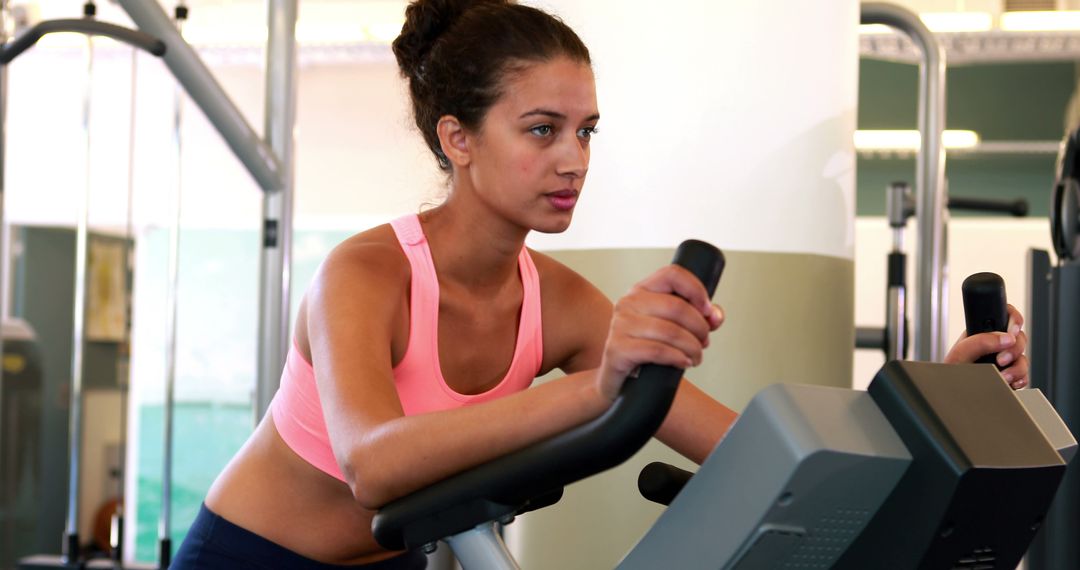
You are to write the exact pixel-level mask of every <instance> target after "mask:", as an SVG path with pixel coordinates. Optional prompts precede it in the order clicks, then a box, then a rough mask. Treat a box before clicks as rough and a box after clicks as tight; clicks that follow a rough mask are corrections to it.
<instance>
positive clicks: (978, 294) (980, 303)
mask: <svg viewBox="0 0 1080 570" xmlns="http://www.w3.org/2000/svg"><path fill="white" fill-rule="evenodd" d="M961 291H962V292H963V295H964V322H965V324H966V325H967V334H968V336H972V335H976V334H980V333H986V332H1005V331H1006V330H1007V329H1008V326H1009V313H1008V309H1007V308H1006V301H1005V281H1004V280H1002V279H1001V276H1000V275H998V274H997V273H986V272H984V273H976V274H974V275H972V276H970V277H968V278H967V279H964V284H963V286H962V287H961ZM975 362H976V363H978V364H995V365H996V363H997V353H994V354H987V355H986V356H983V357H981V358H979V359H978V360H976V361H975Z"/></svg>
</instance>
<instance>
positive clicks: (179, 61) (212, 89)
mask: <svg viewBox="0 0 1080 570" xmlns="http://www.w3.org/2000/svg"><path fill="white" fill-rule="evenodd" d="M117 1H118V3H119V4H120V6H121V7H122V8H123V9H124V11H126V12H127V13H128V15H129V16H131V20H132V21H133V22H135V25H136V26H138V27H139V29H140V30H142V31H143V32H146V33H148V34H150V35H152V36H154V37H157V38H159V39H161V40H162V41H163V42H165V45H166V46H167V48H168V49H167V51H166V53H165V55H164V58H165V65H167V66H168V68H169V70H170V71H172V73H173V75H174V76H176V79H177V81H179V82H180V84H181V85H183V86H184V89H185V90H186V91H187V93H188V95H189V96H190V97H191V100H192V101H194V102H195V104H196V105H198V106H199V108H201V109H202V110H203V113H205V114H206V118H207V119H208V120H209V121H210V123H211V124H213V125H214V128H216V129H217V130H218V132H219V133H221V136H222V137H223V138H224V139H225V142H226V143H227V144H228V145H229V148H231V149H232V151H233V152H234V153H235V154H236V157H237V158H238V159H239V160H240V162H241V163H242V164H243V165H244V167H245V168H247V169H248V171H249V172H250V173H251V175H252V177H254V178H255V181H256V182H257V183H258V184H259V187H260V188H262V189H263V190H264V191H267V192H275V191H278V190H280V189H281V188H282V187H283V186H284V182H283V177H282V173H281V164H280V163H279V161H278V158H277V157H276V156H275V155H274V152H273V151H272V150H271V149H270V147H269V146H267V145H266V143H264V142H263V141H262V139H260V138H259V136H258V135H257V134H256V133H255V131H254V130H253V129H252V128H251V125H249V124H248V123H247V121H246V120H245V119H244V115H243V114H242V113H241V112H240V110H239V109H237V108H236V105H235V104H234V103H233V102H232V100H231V99H229V96H228V95H226V94H225V90H224V89H222V88H221V85H220V84H218V82H217V81H216V80H215V79H214V76H213V75H212V74H211V73H210V70H209V69H207V67H206V65H205V64H204V63H203V62H202V60H201V59H199V56H198V54H196V53H195V50H194V49H192V47H191V46H190V45H188V43H187V42H185V41H184V39H183V38H182V37H180V34H179V33H178V32H177V31H176V26H175V25H174V24H173V22H172V19H171V18H169V16H168V15H166V14H165V11H164V10H162V8H161V6H160V5H159V4H158V3H157V2H148V1H146V0H117Z"/></svg>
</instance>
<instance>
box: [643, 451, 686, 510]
mask: <svg viewBox="0 0 1080 570" xmlns="http://www.w3.org/2000/svg"><path fill="white" fill-rule="evenodd" d="M693 476H694V474H693V473H691V472H690V471H687V470H685V469H679V468H678V467H675V466H674V465H669V464H667V463H664V462H661V461H653V462H652V463H650V464H648V465H646V466H645V467H643V468H642V469H641V473H638V479H637V487H638V491H639V492H640V493H641V496H642V497H645V498H646V499H648V500H650V501H652V502H654V503H659V504H661V505H664V506H668V505H670V504H671V501H674V500H675V496H676V495H678V494H679V491H682V488H683V487H685V486H686V484H687V483H689V482H690V478H691V477H693Z"/></svg>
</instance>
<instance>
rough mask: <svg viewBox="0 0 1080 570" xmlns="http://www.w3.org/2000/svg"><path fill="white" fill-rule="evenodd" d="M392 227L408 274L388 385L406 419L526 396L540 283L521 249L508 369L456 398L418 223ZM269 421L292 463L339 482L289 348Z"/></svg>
mask: <svg viewBox="0 0 1080 570" xmlns="http://www.w3.org/2000/svg"><path fill="white" fill-rule="evenodd" d="M391 226H392V227H393V229H394V233H395V234H396V235H397V238H398V241H399V242H400V243H401V249H402V250H403V251H404V252H405V256H406V257H408V259H409V265H410V266H411V267H412V283H411V284H410V291H411V299H410V304H409V344H408V347H407V348H406V350H405V357H404V358H402V360H401V362H399V363H398V365H397V366H395V367H394V385H395V387H396V388H397V393H398V398H399V399H400V400H401V407H402V409H403V410H404V411H405V415H414V414H421V413H424V412H433V411H438V410H446V409H451V408H457V407H460V406H464V405H467V404H473V403H479V402H486V401H489V400H494V399H496V398H501V397H503V396H506V395H508V394H512V393H514V392H519V391H521V390H524V389H525V388H528V387H529V385H531V384H532V381H533V379H534V378H535V377H536V375H537V374H538V373H539V371H540V366H541V362H542V360H543V354H544V351H543V333H542V329H541V322H540V279H539V276H538V275H537V273H536V266H535V265H533V262H532V258H531V257H529V252H528V251H527V250H526V248H521V254H520V255H519V256H518V270H519V271H520V273H521V283H522V288H523V289H524V297H523V299H522V302H521V317H520V322H519V325H518V334H517V344H516V346H515V347H514V357H513V360H512V361H511V363H510V369H509V370H507V372H506V376H505V377H504V378H503V379H502V381H501V382H499V384H497V385H496V386H495V387H494V388H491V389H490V390H488V391H486V392H483V393H480V394H471V395H470V394H460V393H458V392H455V391H454V390H453V389H452V388H451V387H450V386H449V385H447V384H446V380H445V379H444V378H443V375H442V370H441V369H440V368H439V339H438V331H439V280H438V276H437V275H436V274H435V265H434V263H432V260H431V250H430V249H429V248H428V244H427V239H426V238H425V237H424V232H423V229H422V228H421V226H420V220H419V218H418V217H417V216H416V215H415V214H411V215H408V216H403V217H401V218H398V219H396V220H394V221H393V222H391ZM270 413H271V414H272V417H273V419H274V425H275V426H276V427H277V431H278V433H279V434H281V438H282V439H284V440H285V443H286V444H287V445H288V446H289V447H290V448H291V449H292V450H293V451H294V452H296V454H297V455H299V456H300V457H301V458H303V459H304V460H305V461H307V462H308V463H310V464H312V465H314V466H315V467H316V468H318V469H319V470H321V471H323V472H325V473H326V474H328V475H330V476H333V477H336V478H338V479H340V480H342V481H344V480H345V477H344V476H343V475H342V473H341V468H340V467H339V466H338V462H337V460H336V459H335V458H334V454H333V451H331V448H330V436H329V434H328V433H327V431H326V421H325V419H324V418H323V412H322V404H321V403H320V401H319V393H318V389H317V387H316V384H315V370H314V368H313V367H312V365H311V363H310V362H308V361H307V360H305V359H304V357H303V356H302V355H301V354H300V350H299V349H298V348H297V345H296V342H295V340H294V341H293V345H292V349H291V350H289V354H288V356H287V357H286V361H285V370H284V371H283V372H282V374H281V386H280V387H279V388H278V391H277V393H276V394H275V395H274V399H273V401H272V402H271V403H270Z"/></svg>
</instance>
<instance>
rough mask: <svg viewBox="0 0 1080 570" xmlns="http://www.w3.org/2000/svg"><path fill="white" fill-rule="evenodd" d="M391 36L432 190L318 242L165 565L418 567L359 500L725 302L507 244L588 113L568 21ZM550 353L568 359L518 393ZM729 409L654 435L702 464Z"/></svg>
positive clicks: (649, 352) (551, 211)
mask: <svg viewBox="0 0 1080 570" xmlns="http://www.w3.org/2000/svg"><path fill="white" fill-rule="evenodd" d="M394 53H395V55H396V56H397V60H398V63H399V66H400V67H401V71H402V74H403V75H404V76H405V77H406V78H407V79H408V81H409V87H410V96H411V99H412V105H413V111H414V115H415V118H416V124H417V126H418V127H419V129H420V132H421V133H422V134H423V136H424V140H425V141H426V143H427V145H428V147H429V148H430V149H431V151H432V153H433V154H434V156H435V158H436V160H437V161H438V164H439V166H440V168H442V169H443V170H444V171H445V172H446V173H447V174H448V175H449V180H450V193H449V197H448V198H447V200H446V201H445V203H443V204H442V205H440V206H438V207H436V208H433V209H431V210H428V211H425V212H423V213H421V214H420V215H418V216H417V215H412V216H405V217H403V218H400V219H398V220H395V221H394V222H393V223H392V224H389V225H384V226H379V227H376V228H374V229H372V230H369V231H366V232H363V233H361V234H358V235H356V236H353V237H352V238H349V239H348V240H346V241H345V242H343V243H342V244H340V245H339V246H338V247H337V248H335V249H334V251H333V252H331V254H330V255H329V256H328V258H327V259H326V261H325V262H324V263H323V265H322V266H321V268H320V269H319V272H318V274H317V275H316V277H315V279H314V281H313V283H312V285H311V287H310V289H309V290H308V291H307V294H306V296H305V298H304V300H303V302H302V303H301V306H300V308H299V313H298V316H297V322H296V328H295V331H294V344H293V347H292V350H291V352H290V353H289V355H288V361H287V363H286V366H285V371H284V373H283V375H282V381H281V389H280V390H279V392H278V394H277V396H276V397H275V399H274V402H273V404H272V405H271V413H270V414H267V416H266V417H265V418H264V419H263V421H262V423H261V424H260V425H259V426H258V428H257V429H256V431H255V433H254V434H253V435H252V437H251V439H250V440H249V441H248V442H247V444H246V445H245V446H244V447H243V449H241V451H240V452H239V453H238V454H237V456H236V457H235V458H234V459H233V461H232V462H231V463H230V464H229V465H228V466H227V467H226V469H225V470H224V472H223V473H222V474H221V476H220V477H219V478H218V479H217V481H216V482H215V483H214V485H213V487H212V488H211V489H210V492H209V494H208V496H207V498H206V502H205V505H204V509H203V510H202V511H201V512H200V514H199V518H198V519H197V520H196V522H195V524H194V525H193V527H192V530H191V532H190V533H189V535H188V539H187V540H186V541H185V543H184V545H183V547H182V548H181V551H180V553H179V554H178V556H177V560H176V562H175V565H174V567H177V568H188V567H198V568H209V567H235V566H236V565H237V564H238V561H240V560H243V561H246V562H247V563H248V564H249V565H250V566H253V567H260V566H266V567H276V568H283V567H303V568H327V567H337V566H342V565H360V567H370V568H422V567H423V565H424V562H423V557H422V555H420V554H418V553H415V552H410V553H405V554H402V553H399V552H386V551H384V550H382V549H380V548H379V546H378V545H377V544H376V543H375V542H374V540H373V538H372V536H371V530H370V524H371V517H372V515H373V510H374V509H377V508H378V507H380V506H381V505H384V504H386V503H387V502H388V501H391V500H393V499H395V498H398V497H401V496H403V495H405V494H408V493H410V492H412V491H415V490H417V489H419V488H422V487H424V486H425V485H428V484H430V483H433V482H435V481H438V480H440V479H442V478H444V477H446V476H448V475H450V474H453V473H455V472H458V471H461V470H462V469H465V468H468V467H471V466H474V465H477V464H479V463H482V462H484V461H487V460H490V459H492V458H494V457H497V456H499V455H502V454H505V453H507V452H509V451H512V450H515V449H519V448H521V447H524V446H526V445H528V444H530V443H533V442H536V441H539V440H542V439H544V438H547V437H549V436H551V435H553V434H555V433H558V432H561V431H565V430H566V429H568V428H570V427H572V426H575V425H578V424H581V423H584V422H586V421H588V420H590V419H592V418H594V417H596V416H598V415H600V414H601V413H602V412H603V411H604V410H605V409H607V407H608V406H609V404H610V402H611V401H612V399H613V398H614V397H615V395H616V394H617V393H618V391H619V388H620V386H621V383H622V381H623V379H624V378H625V377H626V375H627V374H628V373H630V372H631V371H632V370H633V369H634V368H635V367H637V366H638V365H640V364H642V363H648V362H652V363H659V364H668V365H673V366H677V367H682V368H687V367H691V366H693V365H695V364H697V363H699V362H700V361H701V355H702V350H703V349H704V348H705V347H706V346H708V334H709V332H710V331H712V330H715V329H716V328H717V327H719V326H720V324H721V322H722V321H723V316H722V313H721V311H720V309H719V307H716V306H714V305H713V304H711V302H710V301H709V299H708V297H707V294H706V293H705V291H704V288H703V287H702V286H701V285H700V283H698V282H697V281H696V280H695V279H694V278H693V277H692V276H691V275H690V274H689V273H688V272H686V271H685V270H683V269H681V268H679V267H676V266H668V267H665V268H662V269H660V270H659V271H657V272H655V273H654V274H652V275H650V276H649V277H647V278H646V279H645V280H643V281H642V282H640V283H639V284H637V285H636V286H635V287H634V288H633V289H632V290H631V291H630V292H629V293H628V294H627V295H626V296H624V297H623V298H621V299H620V300H619V301H618V302H617V303H616V304H615V305H614V306H612V304H611V303H610V302H609V301H608V300H607V299H606V298H605V297H604V296H603V295H602V294H601V293H600V292H599V291H598V290H597V289H596V288H595V287H594V286H592V285H591V284H590V283H588V282H587V281H586V280H585V279H583V278H582V277H581V276H579V275H577V274H576V273H574V272H573V271H571V270H569V269H568V268H566V267H564V266H562V265H561V264H559V263H558V262H556V261H554V260H553V259H551V258H550V257H547V256H545V255H543V254H540V253H537V252H534V251H529V250H528V249H526V248H525V247H524V242H525V237H526V236H527V235H528V233H529V232H530V231H534V230H535V231H541V232H561V231H563V230H565V229H566V228H567V227H568V226H569V224H570V220H571V217H572V215H573V211H574V207H575V204H576V202H577V200H578V199H579V198H580V197H581V192H582V187H583V184H584V181H585V176H586V174H587V172H588V166H589V144H590V140H591V138H592V135H593V134H594V133H595V132H596V125H597V122H598V121H599V117H600V115H599V111H598V109H597V104H596V93H595V83H594V79H593V73H592V69H591V67H590V65H591V64H590V59H589V52H588V50H587V49H586V47H585V45H584V44H583V43H582V42H581V40H580V39H579V38H578V37H577V35H576V34H574V32H573V31H572V30H570V28H568V27H567V26H566V25H565V24H563V23H562V22H561V21H559V20H557V19H556V18H554V17H552V16H550V15H549V14H546V13H544V12H542V11H539V10H536V9H534V8H530V7H526V6H521V5H517V4H512V3H509V2H507V1H505V0H474V1H467V0H418V1H416V2H414V3H412V4H411V5H410V6H409V7H408V9H407V11H406V23H405V25H404V27H403V28H402V32H401V35H400V36H399V37H398V39H397V40H396V41H395V42H394ZM672 293H676V294H677V295H678V296H676V295H672ZM1011 314H1012V317H1013V319H1014V320H1015V322H1016V323H1019V315H1018V314H1016V312H1015V311H1012V313H1011ZM1015 326H1017V327H1018V326H1019V325H1018V324H1016V325H1015ZM1025 343H1026V339H1025V338H1024V336H1023V333H1019V332H1018V330H1015V331H1012V332H1010V333H1007V334H996V335H995V334H986V335H977V336H975V337H972V338H970V339H963V340H962V341H961V342H960V343H958V344H957V345H956V347H954V349H953V351H952V352H951V353H950V358H951V359H953V360H954V361H973V360H974V359H975V358H977V357H978V356H980V355H982V354H985V353H989V352H998V351H1002V354H1003V355H1011V358H1012V366H1011V368H1009V369H1008V371H1011V372H1012V373H1013V374H1014V378H1015V379H1016V382H1017V384H1014V386H1017V385H1018V384H1022V383H1023V382H1025V381H1026V380H1025V377H1026V375H1027V362H1026V359H1025V358H1024V357H1023V356H1022V353H1023V348H1024V344H1025ZM1003 358H1007V357H1003ZM556 368H558V369H560V370H561V371H563V372H564V373H565V374H566V376H565V377H563V378H561V379H558V380H555V381H552V382H548V383H545V384H543V385H542V386H538V387H536V388H533V389H530V390H525V388H526V387H528V386H529V384H530V382H531V381H532V379H533V378H535V377H536V376H539V375H541V374H544V373H546V372H548V371H550V370H553V369H556ZM734 418H735V413H734V412H732V411H731V410H729V409H727V408H726V407H724V406H722V405H721V404H719V403H717V402H715V401H714V400H712V399H711V398H710V397H708V396H707V395H706V394H704V393H703V392H701V391H700V390H698V389H697V388H695V387H694V386H693V385H691V384H690V383H688V382H683V383H682V385H681V387H680V389H679V391H678V394H677V396H676V399H675V402H674V405H673V408H672V411H671V413H670V414H669V416H668V418H667V419H666V420H665V422H664V424H663V425H662V426H661V428H660V431H659V432H658V434H657V437H659V438H660V439H661V440H662V441H664V442H665V443H667V444H668V445H670V446H671V447H673V448H674V449H676V450H677V451H679V452H680V453H682V454H683V455H685V456H687V457H688V458H690V459H692V460H694V461H696V462H699V463H700V462H701V461H702V460H704V458H705V457H706V455H707V454H708V453H709V451H710V450H711V449H712V448H713V446H714V445H715V444H716V442H717V441H718V440H719V439H720V437H721V436H722V435H723V434H724V432H725V431H726V430H727V429H728V427H729V426H730V424H731V422H732V421H733V420H734ZM334 565H336V566H334Z"/></svg>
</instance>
